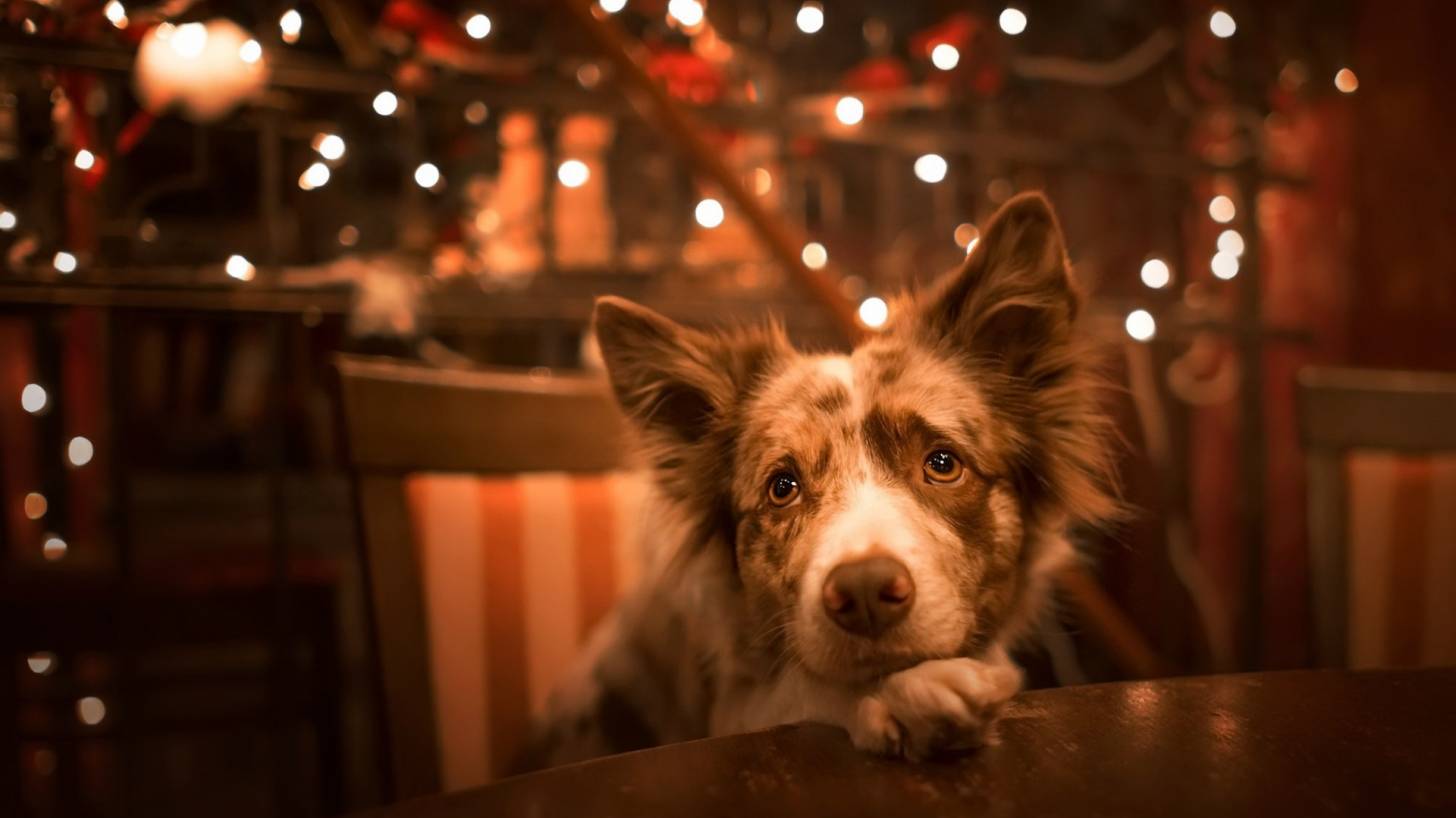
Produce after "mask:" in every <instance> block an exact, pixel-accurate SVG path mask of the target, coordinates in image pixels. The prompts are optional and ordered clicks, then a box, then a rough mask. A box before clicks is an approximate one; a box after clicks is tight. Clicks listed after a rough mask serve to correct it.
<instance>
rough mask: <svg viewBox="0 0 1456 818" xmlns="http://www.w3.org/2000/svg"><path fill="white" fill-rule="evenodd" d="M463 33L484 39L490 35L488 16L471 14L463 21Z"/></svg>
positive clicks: (477, 38)
mask: <svg viewBox="0 0 1456 818" xmlns="http://www.w3.org/2000/svg"><path fill="white" fill-rule="evenodd" d="M465 33H466V34H469V35H470V36H471V37H472V38H473V39H476V40H484V39H485V38H486V37H488V36H490V18H489V17H487V16H485V15H484V14H472V15H470V19H469V20H466V21H465Z"/></svg>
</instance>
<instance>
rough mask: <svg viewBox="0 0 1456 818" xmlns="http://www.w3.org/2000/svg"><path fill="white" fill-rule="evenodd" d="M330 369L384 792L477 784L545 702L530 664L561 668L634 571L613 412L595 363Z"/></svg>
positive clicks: (544, 670)
mask: <svg viewBox="0 0 1456 818" xmlns="http://www.w3.org/2000/svg"><path fill="white" fill-rule="evenodd" d="M337 368H338V373H339V378H340V392H341V401H340V402H341V406H342V413H343V420H344V428H345V430H346V434H347V441H348V450H349V457H350V461H351V465H352V468H353V472H354V485H355V496H356V501H357V508H358V518H359V531H360V540H361V543H360V545H361V560H362V563H363V566H364V575H365V580H366V583H367V594H366V596H367V607H368V611H369V614H370V617H369V619H370V626H371V632H372V636H373V639H372V642H373V649H374V657H375V660H376V670H377V674H378V682H379V691H378V692H379V696H380V702H381V710H382V722H383V723H382V728H383V729H382V732H383V736H382V738H383V744H384V753H385V762H386V765H387V767H388V770H387V772H388V776H389V779H390V780H389V782H388V786H387V789H388V790H389V791H390V792H389V796H390V797H391V798H392V799H402V798H408V797H413V796H417V795H422V794H426V793H431V792H436V791H439V790H440V789H442V787H443V788H448V789H454V788H458V787H460V786H468V785H470V784H477V783H483V782H484V781H485V780H488V778H489V775H490V773H489V771H490V770H496V771H498V770H499V769H500V768H501V767H502V766H503V765H504V764H505V763H507V762H508V759H506V758H504V757H503V756H505V755H506V754H508V753H509V751H510V750H511V747H512V745H513V743H516V742H518V741H519V740H520V738H521V737H522V735H523V733H524V731H525V729H526V727H527V724H528V721H529V710H530V709H531V706H532V705H533V704H535V705H537V706H539V704H540V698H541V696H540V694H539V692H537V691H539V689H540V688H541V684H539V683H540V682H541V679H539V678H538V679H536V680H535V681H536V682H538V684H536V685H535V688H534V689H533V688H532V687H531V686H530V685H529V684H528V683H527V679H526V676H527V674H528V673H531V672H532V671H538V672H537V673H536V675H537V676H538V677H539V676H545V675H549V674H550V673H554V672H558V670H559V669H558V668H556V667H548V666H549V665H560V664H562V662H563V661H564V659H563V657H566V656H569V655H570V654H572V653H574V651H575V649H576V644H575V643H576V641H578V640H577V639H576V638H573V637H577V636H579V634H580V633H581V632H583V631H584V630H585V629H586V627H588V626H589V625H590V624H591V622H592V621H594V620H595V619H596V618H599V617H600V616H601V614H602V613H603V612H604V611H605V609H606V608H607V607H609V606H610V603H611V601H612V599H613V598H614V596H615V592H616V591H617V590H618V588H619V587H620V585H622V584H625V579H626V576H625V575H627V574H629V573H630V571H631V568H630V566H629V565H626V564H625V563H630V561H631V559H630V556H623V555H622V549H621V548H617V553H616V554H614V553H612V551H613V548H614V545H615V543H616V542H618V541H620V540H621V539H623V537H622V536H618V535H623V534H624V533H625V531H626V524H625V522H623V521H624V520H625V518H626V517H627V516H628V514H629V512H628V511H627V509H628V507H629V506H630V505H631V500H632V498H633V496H634V491H633V490H631V489H622V488H621V487H620V486H614V481H615V480H616V478H614V477H613V476H611V474H610V473H611V472H612V470H614V469H617V468H618V467H619V466H620V465H621V464H622V460H623V456H622V455H623V448H622V434H621V431H622V429H621V425H620V424H621V421H620V418H619V415H618V412H617V410H616V408H615V406H614V404H613V402H612V400H611V397H610V394H609V391H608V389H607V388H606V384H605V382H604V380H603V379H601V378H600V377H591V376H587V375H574V374H573V375H567V374H549V375H543V374H540V373H538V372H534V371H533V372H532V373H526V372H519V371H501V370H445V369H435V368H430V367H426V366H422V365H419V364H414V363H404V362H399V361H394V360H389V359H379V358H363V357H356V356H341V357H340V358H339V359H338V362H337ZM562 473H565V474H562ZM617 489H620V490H617ZM532 504H534V505H532ZM558 505H559V506H560V507H559V508H558V507H557V506H558ZM528 507H530V508H534V509H535V510H536V511H535V512H534V515H532V513H531V512H530V508H528ZM614 518H615V519H617V520H618V524H609V523H608V521H610V520H612V519H614ZM533 521H534V522H533ZM533 526H534V529H533ZM535 529H539V530H535ZM563 572H567V573H563ZM575 580H580V581H575ZM533 585H534V586H537V587H528V586H533ZM540 586H546V587H540ZM532 617H533V618H532ZM528 618H530V622H529V623H527V622H526V620H527V619H528ZM563 635H564V636H565V638H563ZM563 643H565V644H563ZM543 645H544V646H543ZM538 647H539V649H536V648H538ZM543 656H544V657H545V658H544V659H543V658H541V657H543ZM533 699H534V701H533ZM442 723H443V724H448V725H449V729H447V730H441V729H440V725H441V724H442Z"/></svg>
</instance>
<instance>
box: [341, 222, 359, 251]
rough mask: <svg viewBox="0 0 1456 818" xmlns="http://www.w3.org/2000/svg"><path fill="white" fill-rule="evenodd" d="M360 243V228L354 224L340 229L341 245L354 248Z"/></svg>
mask: <svg viewBox="0 0 1456 818" xmlns="http://www.w3.org/2000/svg"><path fill="white" fill-rule="evenodd" d="M358 243H359V228H357V227H355V226H354V225H352V224H346V225H344V226H343V227H340V228H339V244H341V245H343V246H344V247H353V246H354V245H356V244H358Z"/></svg>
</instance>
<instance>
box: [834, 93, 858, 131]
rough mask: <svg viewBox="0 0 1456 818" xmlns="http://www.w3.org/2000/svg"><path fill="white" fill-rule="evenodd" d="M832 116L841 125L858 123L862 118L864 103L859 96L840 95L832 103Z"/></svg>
mask: <svg viewBox="0 0 1456 818" xmlns="http://www.w3.org/2000/svg"><path fill="white" fill-rule="evenodd" d="M834 118H835V119H837V120H839V123H840V124H841V125H858V124H859V123H860V120H862V119H864V103H863V102H861V101H860V99H859V97H840V98H839V101H838V102H836V103H834Z"/></svg>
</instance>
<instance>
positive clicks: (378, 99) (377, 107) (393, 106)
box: [374, 91, 399, 116]
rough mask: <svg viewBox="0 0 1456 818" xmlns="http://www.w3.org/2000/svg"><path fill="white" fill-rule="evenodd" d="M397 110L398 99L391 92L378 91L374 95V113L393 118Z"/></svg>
mask: <svg viewBox="0 0 1456 818" xmlns="http://www.w3.org/2000/svg"><path fill="white" fill-rule="evenodd" d="M397 110H399V97H397V96H395V95H394V92H393V91H380V92H379V93H378V94H375V95H374V113H376V114H379V115H380V116H393V115H394V112H395V111H397Z"/></svg>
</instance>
